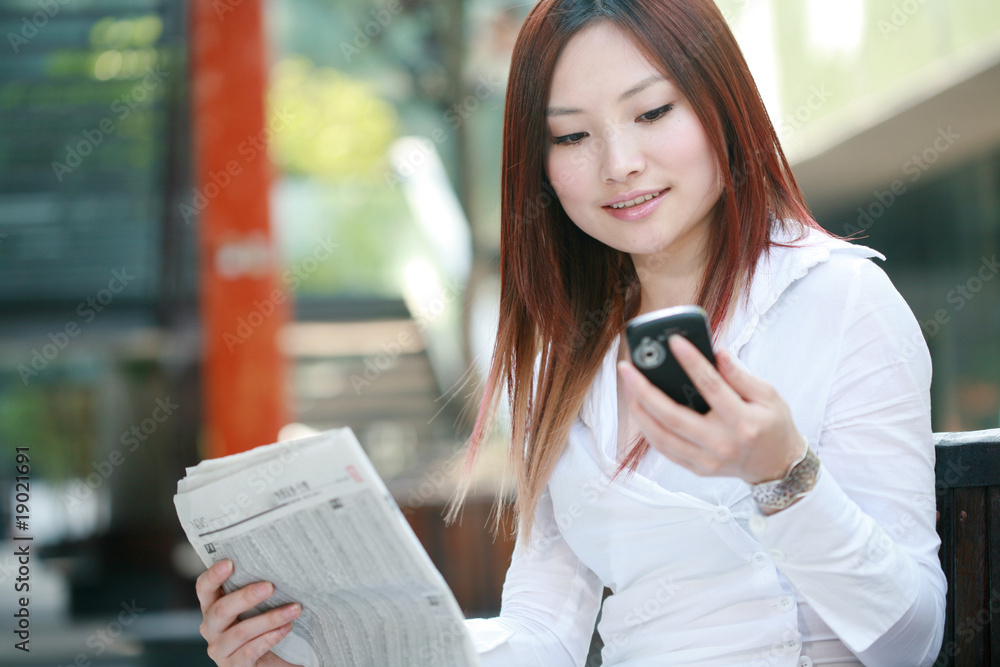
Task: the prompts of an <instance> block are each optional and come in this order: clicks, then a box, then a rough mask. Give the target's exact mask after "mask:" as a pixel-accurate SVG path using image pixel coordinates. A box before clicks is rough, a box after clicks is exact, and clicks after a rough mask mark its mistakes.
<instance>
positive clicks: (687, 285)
mask: <svg viewBox="0 0 1000 667" xmlns="http://www.w3.org/2000/svg"><path fill="white" fill-rule="evenodd" d="M632 262H633V264H634V265H635V270H636V275H637V276H638V277H639V289H640V292H639V312H638V313H637V315H642V314H644V313H649V312H652V311H654V310H659V309H661V308H670V307H672V306H682V305H686V304H693V303H697V302H698V288H699V287H700V285H701V278H702V276H703V275H704V271H705V259H704V255H703V253H701V252H695V253H687V254H684V255H678V254H671V255H667V254H664V253H661V254H657V255H632Z"/></svg>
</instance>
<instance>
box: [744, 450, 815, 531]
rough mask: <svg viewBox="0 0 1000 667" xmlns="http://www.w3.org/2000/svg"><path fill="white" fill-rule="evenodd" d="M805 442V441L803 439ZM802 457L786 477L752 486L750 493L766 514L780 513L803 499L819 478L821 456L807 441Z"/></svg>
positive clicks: (792, 466)
mask: <svg viewBox="0 0 1000 667" xmlns="http://www.w3.org/2000/svg"><path fill="white" fill-rule="evenodd" d="M803 440H805V439H804V438H803ZM804 444H805V449H804V450H803V452H802V455H801V456H800V457H799V458H798V459H796V460H795V461H794V462H792V465H791V466H790V467H789V468H788V471H787V472H786V473H785V475H784V477H782V478H781V479H777V480H774V481H773V482H762V483H760V484H751V485H750V492H751V494H752V495H753V499H754V500H755V501H757V505H758V507H760V510H761V511H762V512H763V513H764V514H774V513H775V512H780V511H781V510H783V509H785V508H786V507H789V506H791V505H793V504H794V503H796V502H797V501H798V500H799V499H801V498H803V497H804V496H805V495H807V494H808V493H809V492H810V491H812V490H813V487H815V486H816V480H817V479H818V478H819V456H818V455H817V454H816V452H814V451H813V450H812V448H811V447H809V442H808V441H805V443H804Z"/></svg>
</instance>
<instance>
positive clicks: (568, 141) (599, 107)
mask: <svg viewBox="0 0 1000 667" xmlns="http://www.w3.org/2000/svg"><path fill="white" fill-rule="evenodd" d="M545 115H546V123H547V125H548V129H549V133H550V134H551V137H550V141H549V143H548V145H547V147H546V151H547V154H546V170H547V173H548V177H549V180H550V181H551V183H552V186H553V188H554V189H555V192H556V194H557V196H558V197H559V202H560V203H561V204H562V206H563V209H565V211H566V213H567V214H568V215H569V217H570V218H571V219H572V220H573V222H574V223H576V225H577V226H578V227H579V228H580V229H582V230H583V231H584V232H586V233H587V234H589V235H590V236H592V237H593V238H595V239H597V240H598V241H601V242H602V243H604V244H606V245H609V246H611V247H613V248H615V249H617V250H620V251H622V252H627V253H630V254H632V255H652V254H658V253H664V254H665V255H666V256H675V257H676V256H679V255H686V254H687V253H703V252H704V251H705V248H707V244H706V243H705V241H706V240H707V235H708V231H709V224H710V221H711V216H712V209H713V207H714V206H715V203H716V202H717V201H718V199H719V194H720V192H721V183H722V180H721V175H720V172H719V169H718V164H717V160H716V158H715V154H714V153H713V151H712V148H711V146H710V144H709V141H708V137H707V135H706V134H705V130H704V128H703V127H702V125H701V122H700V121H699V120H698V117H697V115H696V114H695V112H694V109H692V108H691V105H690V103H689V102H688V100H687V98H686V97H685V96H684V95H683V94H682V93H681V91H680V90H679V89H678V88H677V87H676V86H675V85H674V84H673V83H672V82H671V81H670V80H668V79H665V78H664V77H663V75H662V74H661V73H660V71H659V70H658V69H657V68H656V67H654V66H653V65H652V63H650V62H649V61H648V60H647V59H646V57H645V56H644V55H643V54H642V53H641V52H640V51H639V49H638V48H637V47H636V46H635V44H634V43H633V42H632V41H631V39H630V38H629V37H628V36H627V35H626V34H625V33H624V32H622V31H621V30H619V29H618V28H616V27H615V26H613V25H612V24H610V23H608V22H601V23H598V24H595V25H593V26H589V27H587V28H585V29H583V30H581V31H580V32H579V33H577V34H576V35H574V36H573V37H572V38H571V39H570V41H569V42H568V43H567V44H566V46H565V47H564V49H563V51H562V53H561V54H560V55H559V58H558V60H557V61H556V66H555V70H554V72H553V79H552V90H551V93H550V95H549V100H548V106H547V108H546V113H545ZM636 201H638V202H639V203H636ZM623 203H624V206H623Z"/></svg>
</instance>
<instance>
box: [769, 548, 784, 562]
mask: <svg viewBox="0 0 1000 667" xmlns="http://www.w3.org/2000/svg"><path fill="white" fill-rule="evenodd" d="M767 553H768V554H770V555H771V560H773V561H774V562H775V563H780V562H782V561H784V560H785V552H784V551H782V550H781V549H768V551H767Z"/></svg>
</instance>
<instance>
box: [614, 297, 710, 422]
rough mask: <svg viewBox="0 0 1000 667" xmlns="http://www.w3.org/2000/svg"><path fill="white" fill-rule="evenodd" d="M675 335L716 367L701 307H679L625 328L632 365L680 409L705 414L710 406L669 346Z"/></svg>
mask: <svg viewBox="0 0 1000 667" xmlns="http://www.w3.org/2000/svg"><path fill="white" fill-rule="evenodd" d="M672 334H679V335H681V336H684V337H685V338H687V339H688V340H689V341H691V342H692V343H694V345H695V347H697V348H698V349H699V350H701V353H702V354H703V355H705V357H707V358H708V360H709V361H710V362H712V365H713V366H715V354H713V352H712V336H711V334H710V333H709V326H708V314H707V313H706V312H705V310H704V309H703V308H701V307H700V306H676V307H674V308H663V309H661V310H654V311H653V312H651V313H646V314H645V315H640V316H638V317H634V318H632V319H631V320H629V321H628V322H627V323H626V324H625V338H626V339H627V340H628V346H629V351H630V353H631V355H632V363H634V364H635V367H636V368H638V369H639V372H640V373H642V374H643V375H645V376H646V377H647V378H648V379H649V381H650V382H652V383H653V384H654V385H656V386H657V387H659V388H660V389H661V390H662V391H663V392H664V393H666V394H667V396H669V397H670V398H672V399H674V400H675V401H677V402H678V403H680V404H681V405H686V406H688V407H689V408H691V409H692V410H697V411H698V412H700V413H702V414H705V413H706V412H708V410H709V407H708V403H706V402H705V399H704V398H702V396H701V394H699V393H698V390H697V389H695V387H694V383H692V382H691V379H690V378H689V377H688V375H687V373H685V372H684V369H683V368H681V366H680V364H679V363H677V360H676V359H675V358H674V355H673V354H671V352H670V347H669V346H668V345H667V338H668V337H669V336H671V335H672Z"/></svg>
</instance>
